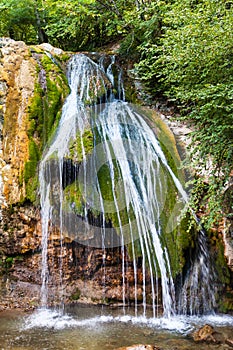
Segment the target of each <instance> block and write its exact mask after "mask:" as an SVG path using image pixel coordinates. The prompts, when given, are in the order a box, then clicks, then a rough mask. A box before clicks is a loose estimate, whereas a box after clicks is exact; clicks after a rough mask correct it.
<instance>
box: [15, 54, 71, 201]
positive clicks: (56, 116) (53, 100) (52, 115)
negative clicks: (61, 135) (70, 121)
mask: <svg viewBox="0 0 233 350" xmlns="http://www.w3.org/2000/svg"><path fill="white" fill-rule="evenodd" d="M38 50H39V49H38ZM37 52H38V53H39V54H40V59H41V65H42V67H43V69H44V70H45V72H46V87H45V86H43V88H42V86H40V84H39V79H38V81H37V82H36V83H35V87H34V95H33V96H32V99H31V101H30V103H29V106H28V121H29V126H28V131H27V134H28V137H29V140H30V141H29V159H28V161H27V162H26V163H25V166H24V171H23V173H22V174H21V175H20V183H21V184H23V183H25V185H26V198H25V199H29V200H30V201H32V202H35V201H36V198H37V196H36V193H37V186H38V174H37V169H38V162H39V160H40V158H41V155H42V152H43V149H44V146H45V145H46V143H47V142H48V141H49V140H50V139H51V138H52V135H53V133H54V132H55V130H56V128H57V126H58V123H59V120H60V117H61V109H62V105H63V102H64V99H65V97H66V96H67V95H68V93H69V87H68V83H67V79H66V77H65V75H64V73H63V71H62V69H61V68H60V67H58V66H57V65H56V64H55V63H54V62H53V60H52V59H50V58H49V57H48V56H47V55H46V54H44V52H43V51H41V50H39V51H37ZM42 52H43V53H42ZM40 70H41V66H40V65H39V64H38V66H37V74H38V76H39V74H40ZM23 200H24V199H23V198H22V201H23Z"/></svg>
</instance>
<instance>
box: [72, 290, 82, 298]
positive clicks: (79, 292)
mask: <svg viewBox="0 0 233 350" xmlns="http://www.w3.org/2000/svg"><path fill="white" fill-rule="evenodd" d="M80 296H81V291H80V290H79V289H78V288H77V289H76V291H75V292H74V293H73V294H72V295H71V296H70V299H71V300H78V299H80Z"/></svg>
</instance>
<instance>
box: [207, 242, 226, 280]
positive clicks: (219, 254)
mask: <svg viewBox="0 0 233 350" xmlns="http://www.w3.org/2000/svg"><path fill="white" fill-rule="evenodd" d="M211 242H212V244H213V239H211ZM213 249H214V265H215V271H216V273H217V276H218V280H219V281H220V282H221V283H222V284H228V285H229V283H230V271H229V267H228V266H227V262H226V258H225V255H224V245H223V242H222V240H221V239H219V238H217V239H215V240H214V246H213Z"/></svg>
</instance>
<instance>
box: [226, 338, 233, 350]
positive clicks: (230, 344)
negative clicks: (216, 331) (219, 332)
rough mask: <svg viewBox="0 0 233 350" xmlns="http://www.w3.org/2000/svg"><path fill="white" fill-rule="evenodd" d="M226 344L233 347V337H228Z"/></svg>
mask: <svg viewBox="0 0 233 350" xmlns="http://www.w3.org/2000/svg"><path fill="white" fill-rule="evenodd" d="M225 342H226V344H227V345H229V346H230V347H232V348H233V339H226V341H225Z"/></svg>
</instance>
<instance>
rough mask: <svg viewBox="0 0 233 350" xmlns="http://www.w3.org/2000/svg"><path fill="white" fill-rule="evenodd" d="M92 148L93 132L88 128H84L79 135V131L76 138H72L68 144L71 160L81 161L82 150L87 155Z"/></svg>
mask: <svg viewBox="0 0 233 350" xmlns="http://www.w3.org/2000/svg"><path fill="white" fill-rule="evenodd" d="M92 150H93V134H92V131H91V130H90V129H86V130H85V131H84V133H83V135H82V136H81V134H80V132H79V133H78V134H77V136H76V139H75V140H72V142H71V143H70V146H69V151H70V156H71V158H72V160H73V161H76V162H81V161H82V160H83V152H84V153H85V156H88V155H89V154H90V153H91V152H92Z"/></svg>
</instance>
